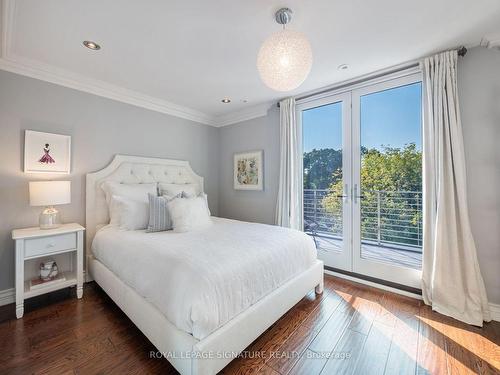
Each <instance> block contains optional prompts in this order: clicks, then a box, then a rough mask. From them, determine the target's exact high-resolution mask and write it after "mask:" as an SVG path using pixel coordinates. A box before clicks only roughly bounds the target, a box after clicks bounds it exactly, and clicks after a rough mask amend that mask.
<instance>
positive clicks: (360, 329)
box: [0, 276, 500, 375]
mask: <svg viewBox="0 0 500 375" xmlns="http://www.w3.org/2000/svg"><path fill="white" fill-rule="evenodd" d="M70 293H74V292H68V291H63V292H59V293H54V294H53V295H52V296H50V297H48V299H47V298H45V299H38V300H30V301H27V306H26V312H25V315H24V318H23V319H20V320H16V319H15V318H13V316H14V313H13V306H12V305H10V306H8V307H3V308H0V319H1V318H2V317H4V318H5V316H6V315H7V316H8V317H9V319H7V320H5V321H3V322H2V323H0V374H30V373H36V374H175V373H176V371H175V370H174V369H173V368H172V367H171V366H170V364H169V363H168V361H167V360H165V359H162V358H151V357H150V352H152V351H155V348H154V347H153V345H152V344H151V343H150V342H149V341H148V340H147V339H146V337H144V335H142V333H141V332H140V331H139V330H138V329H137V328H136V327H135V326H134V325H133V323H132V322H131V321H130V320H129V319H128V318H127V317H126V316H125V315H124V314H123V313H122V312H121V310H120V309H119V308H118V307H117V306H116V305H115V304H114V303H113V302H112V301H111V300H110V299H109V297H107V295H106V294H105V293H104V292H103V291H102V290H101V289H100V288H99V287H98V286H97V285H96V284H95V283H90V284H86V285H85V291H84V298H83V299H82V300H76V299H75V298H72V296H71V295H70ZM10 310H12V311H10ZM499 345H500V323H498V322H492V323H488V324H485V326H484V327H483V328H477V327H472V326H468V325H466V324H463V323H460V322H458V321H456V320H453V319H451V318H448V317H445V316H442V315H440V314H437V313H434V312H432V311H431V309H429V307H427V306H424V305H423V304H422V303H421V302H420V301H417V300H414V299H411V298H407V297H402V296H399V295H396V294H392V293H389V292H384V291H381V290H378V289H375V288H370V287H367V286H364V285H360V284H356V283H352V282H349V281H345V280H342V279H339V278H334V277H331V276H326V279H325V292H324V293H323V294H322V295H320V296H316V295H315V294H314V292H312V293H310V294H309V295H308V296H306V297H305V298H304V299H303V300H301V301H300V302H299V303H298V304H297V305H296V306H294V307H293V308H292V309H291V310H290V311H288V313H286V314H285V315H284V316H283V317H282V318H281V319H280V320H278V322H276V323H275V324H274V325H273V326H271V327H270V328H269V329H268V330H267V331H266V332H264V333H263V334H262V335H261V336H260V337H259V338H258V339H257V340H256V341H254V342H253V343H252V344H251V345H250V346H249V347H248V348H247V350H246V351H245V352H244V353H243V354H242V356H241V357H240V358H237V359H235V360H234V361H233V362H231V363H230V364H229V365H228V366H227V367H226V368H225V369H224V370H223V373H224V374H269V375H285V374H308V375H309V374H310V375H314V374H320V373H321V374H370V375H375V374H468V373H471V374H499V373H500V370H499V369H500V346H499Z"/></svg>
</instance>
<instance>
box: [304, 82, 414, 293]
mask: <svg viewBox="0 0 500 375" xmlns="http://www.w3.org/2000/svg"><path fill="white" fill-rule="evenodd" d="M421 97H422V87H421V76H420V74H418V73H417V74H411V75H406V76H403V77H400V78H393V79H390V80H386V81H383V80H381V81H379V82H377V83H373V84H369V85H365V86H363V87H358V88H355V89H352V90H350V91H346V92H344V93H342V94H338V95H332V96H329V97H325V98H321V99H316V100H311V101H309V102H307V103H301V104H299V105H298V116H299V117H298V119H299V124H300V126H301V132H302V144H303V171H304V174H303V178H304V190H303V211H304V212H303V217H304V231H305V232H306V233H308V234H310V235H311V236H312V237H313V238H314V240H315V243H316V246H317V248H318V257H319V258H321V259H322V260H323V261H324V262H325V265H326V266H328V267H330V268H332V269H337V270H345V271H349V272H353V273H356V274H360V275H365V276H369V277H373V278H377V279H381V280H386V281H390V282H393V283H397V284H401V285H406V286H410V287H415V288H419V287H420V275H421V259H422V182H421V181H422V141H421V138H422V137H421V129H422V118H421V112H422V108H421V103H422V98H421Z"/></svg>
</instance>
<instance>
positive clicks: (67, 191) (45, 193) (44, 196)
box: [29, 181, 71, 229]
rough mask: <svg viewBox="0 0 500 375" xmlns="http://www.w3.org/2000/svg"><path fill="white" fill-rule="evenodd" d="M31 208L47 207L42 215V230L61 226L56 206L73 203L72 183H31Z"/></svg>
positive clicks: (40, 220) (40, 221)
mask: <svg viewBox="0 0 500 375" xmlns="http://www.w3.org/2000/svg"><path fill="white" fill-rule="evenodd" d="M29 190H30V206H45V209H44V210H43V211H42V213H41V214H40V218H39V223H40V229H54V228H57V227H59V226H61V217H60V215H59V211H58V210H56V209H55V208H54V206H55V205H59V204H68V203H71V181H34V182H33V181H32V182H30V183H29Z"/></svg>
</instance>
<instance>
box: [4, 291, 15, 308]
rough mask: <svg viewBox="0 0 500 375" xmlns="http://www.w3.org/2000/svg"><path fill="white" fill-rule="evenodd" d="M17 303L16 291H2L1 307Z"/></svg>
mask: <svg viewBox="0 0 500 375" xmlns="http://www.w3.org/2000/svg"><path fill="white" fill-rule="evenodd" d="M15 301H16V289H15V288H10V289H4V290H0V306H4V305H9V304H11V303H14V302H15Z"/></svg>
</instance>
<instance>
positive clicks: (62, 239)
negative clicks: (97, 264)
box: [12, 223, 85, 319]
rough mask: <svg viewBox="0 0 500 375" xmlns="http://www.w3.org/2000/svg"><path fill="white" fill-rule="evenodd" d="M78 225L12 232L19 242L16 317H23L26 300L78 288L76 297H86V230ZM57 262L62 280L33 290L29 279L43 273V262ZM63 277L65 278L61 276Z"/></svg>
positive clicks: (17, 249) (17, 242)
mask: <svg viewBox="0 0 500 375" xmlns="http://www.w3.org/2000/svg"><path fill="white" fill-rule="evenodd" d="M84 230H85V228H84V227H82V226H81V225H79V224H74V223H73V224H63V225H62V226H60V227H59V228H56V229H40V228H38V227H36V228H25V229H15V230H13V231H12V239H14V240H15V241H16V316H17V318H18V319H19V318H22V316H23V314H24V300H25V299H27V298H31V297H35V296H38V295H40V294H44V293H48V292H52V291H54V290H58V289H62V288H67V287H69V286H73V285H76V295H77V297H78V298H82V295H83V231H84ZM48 259H53V260H55V261H56V262H57V266H58V269H59V273H60V274H61V272H62V273H63V276H64V279H63V280H61V279H60V280H56V281H51V282H50V283H47V284H45V285H43V284H42V285H38V286H36V287H33V288H32V287H31V285H30V280H31V279H33V278H36V277H37V276H39V274H40V262H42V261H44V260H48ZM61 278H62V277H61Z"/></svg>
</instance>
